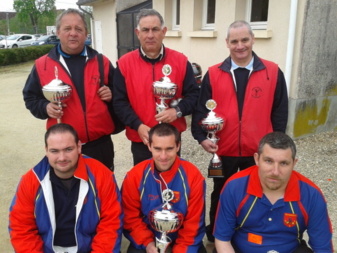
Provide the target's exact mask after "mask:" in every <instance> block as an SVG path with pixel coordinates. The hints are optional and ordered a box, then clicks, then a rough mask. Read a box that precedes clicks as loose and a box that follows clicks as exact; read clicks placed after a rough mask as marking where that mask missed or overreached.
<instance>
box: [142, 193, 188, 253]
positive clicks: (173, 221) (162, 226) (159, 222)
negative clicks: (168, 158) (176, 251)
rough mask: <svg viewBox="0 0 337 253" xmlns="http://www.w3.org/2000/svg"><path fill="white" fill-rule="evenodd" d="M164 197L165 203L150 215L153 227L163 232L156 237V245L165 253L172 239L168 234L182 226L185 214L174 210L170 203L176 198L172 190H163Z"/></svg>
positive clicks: (161, 252)
mask: <svg viewBox="0 0 337 253" xmlns="http://www.w3.org/2000/svg"><path fill="white" fill-rule="evenodd" d="M162 198H163V201H164V202H165V203H164V204H163V205H162V206H160V207H159V208H156V209H154V210H151V211H150V213H149V215H148V216H149V221H150V224H151V226H152V228H153V229H154V230H156V231H158V232H161V237H160V238H157V237H156V247H157V248H158V249H159V252H160V253H165V251H166V249H167V247H168V246H169V244H170V243H171V241H172V240H171V238H170V237H168V236H167V234H168V233H173V232H176V231H177V230H178V229H179V228H180V227H181V225H182V223H183V219H184V216H183V214H182V213H180V212H177V211H175V210H173V208H172V206H171V204H170V203H169V201H171V200H172V199H173V198H174V193H173V191H172V190H170V189H165V190H164V191H163V192H162Z"/></svg>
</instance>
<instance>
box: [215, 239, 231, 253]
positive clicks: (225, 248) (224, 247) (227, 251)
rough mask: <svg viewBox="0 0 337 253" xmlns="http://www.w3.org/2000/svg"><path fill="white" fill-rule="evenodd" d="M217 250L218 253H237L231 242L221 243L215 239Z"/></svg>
mask: <svg viewBox="0 0 337 253" xmlns="http://www.w3.org/2000/svg"><path fill="white" fill-rule="evenodd" d="M215 248H216V251H217V252H218V253H235V251H234V249H233V247H232V244H231V242H225V241H220V240H218V239H216V238H215Z"/></svg>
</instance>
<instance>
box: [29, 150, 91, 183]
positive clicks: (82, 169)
mask: <svg viewBox="0 0 337 253" xmlns="http://www.w3.org/2000/svg"><path fill="white" fill-rule="evenodd" d="M84 159H85V158H83V155H80V156H79V159H78V164H77V168H76V170H75V173H74V176H75V177H76V178H79V179H83V180H85V181H87V180H88V173H87V169H86V164H85V162H84ZM49 170H50V164H49V162H48V158H47V157H46V156H45V157H44V158H43V159H42V160H41V161H40V162H39V163H38V164H37V165H36V166H35V167H34V168H33V171H34V173H35V175H36V176H37V178H38V179H39V181H40V182H41V181H43V180H44V178H45V176H46V175H47V173H48V172H49Z"/></svg>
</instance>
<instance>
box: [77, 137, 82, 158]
mask: <svg viewBox="0 0 337 253" xmlns="http://www.w3.org/2000/svg"><path fill="white" fill-rule="evenodd" d="M77 150H78V154H79V155H80V154H82V142H81V141H80V140H78V143H77Z"/></svg>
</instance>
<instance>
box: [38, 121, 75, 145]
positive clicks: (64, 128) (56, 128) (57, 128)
mask: <svg viewBox="0 0 337 253" xmlns="http://www.w3.org/2000/svg"><path fill="white" fill-rule="evenodd" d="M67 132H68V133H71V134H72V135H73V136H74V138H75V142H76V143H78V141H79V138H78V134H77V132H76V131H75V129H74V128H73V127H72V126H71V125H69V124H65V123H59V124H55V125H53V126H51V127H50V128H49V129H48V130H47V132H46V133H45V135H44V143H45V145H46V147H47V146H48V144H47V140H48V138H49V135H51V134H56V133H67Z"/></svg>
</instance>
